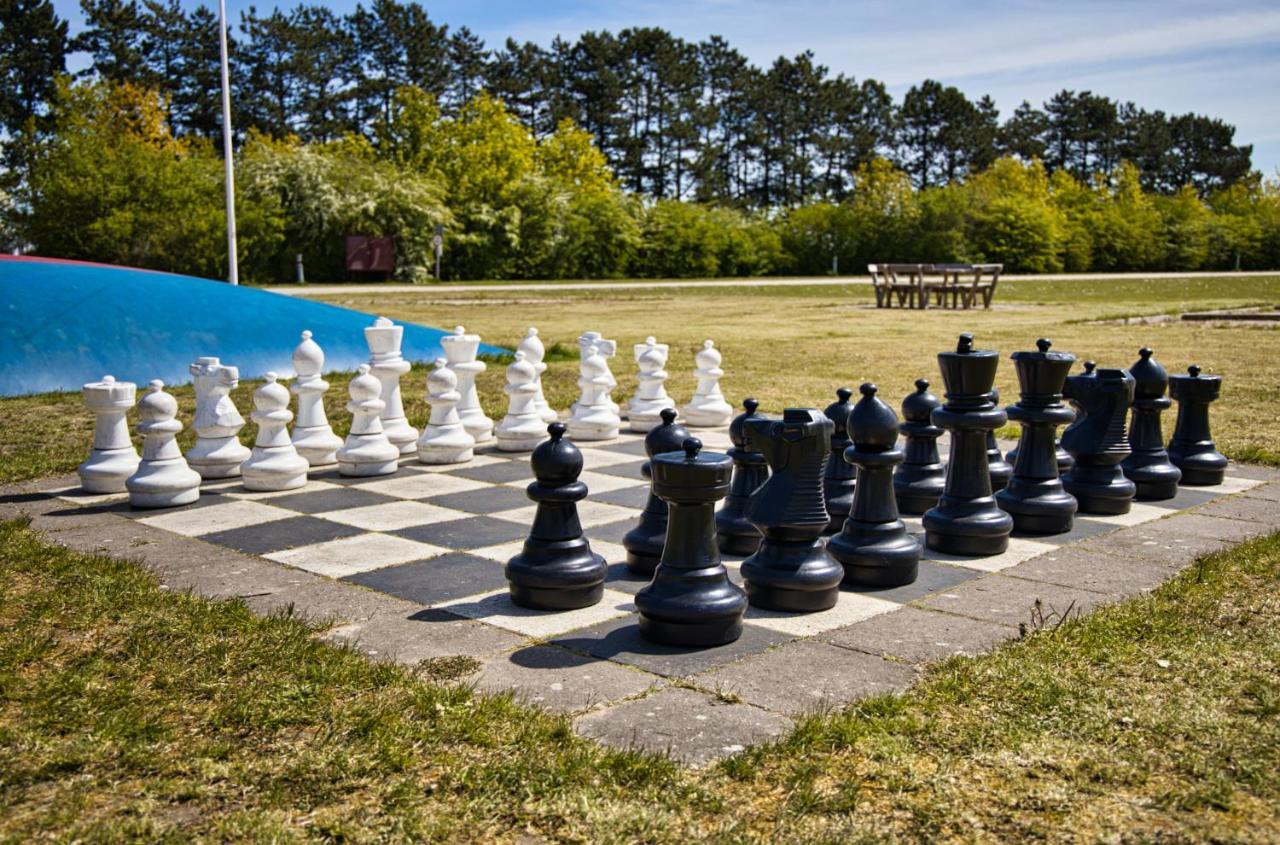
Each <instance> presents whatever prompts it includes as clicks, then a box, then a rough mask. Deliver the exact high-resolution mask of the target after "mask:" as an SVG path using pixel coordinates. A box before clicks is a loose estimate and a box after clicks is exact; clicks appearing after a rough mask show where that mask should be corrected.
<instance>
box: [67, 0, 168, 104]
mask: <svg viewBox="0 0 1280 845" xmlns="http://www.w3.org/2000/svg"><path fill="white" fill-rule="evenodd" d="M80 11H81V13H82V14H83V15H84V23H85V28H84V30H83V31H82V32H81V33H80V34H79V35H77V36H76V37H75V38H74V39H72V42H71V49H72V50H75V51H84V52H86V53H88V54H89V56H90V57H91V58H92V59H93V64H91V65H90V66H89V67H87V68H85V69H84V70H83V71H81V73H80V75H81V76H89V75H91V74H92V75H96V76H97V77H98V78H100V79H105V80H107V81H108V82H129V83H133V84H135V85H137V84H142V85H146V84H147V82H148V81H149V80H148V79H147V71H146V65H145V63H144V61H143V53H144V50H145V48H144V46H143V38H144V27H143V22H142V18H141V16H140V14H139V12H138V4H137V2H135V0H80Z"/></svg>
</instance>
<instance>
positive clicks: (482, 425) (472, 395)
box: [440, 326, 493, 443]
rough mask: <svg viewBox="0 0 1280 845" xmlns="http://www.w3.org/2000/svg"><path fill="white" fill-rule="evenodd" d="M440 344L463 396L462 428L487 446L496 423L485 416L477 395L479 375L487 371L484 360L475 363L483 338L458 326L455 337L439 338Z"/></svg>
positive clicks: (459, 391)
mask: <svg viewBox="0 0 1280 845" xmlns="http://www.w3.org/2000/svg"><path fill="white" fill-rule="evenodd" d="M440 344H441V345H442V346H443V347H444V354H445V358H447V359H448V361H449V369H451V370H453V374H454V375H456V376H457V377H458V393H460V394H461V395H462V398H461V399H460V400H458V416H459V417H461V418H462V425H463V426H464V427H465V428H466V429H467V434H470V435H471V436H472V437H474V438H475V441H476V442H477V443H488V442H489V441H490V440H492V439H493V420H491V419H489V418H488V417H486V416H485V415H484V410H483V409H482V408H481V407H480V394H479V393H477V392H476V376H478V375H480V374H481V373H483V372H484V371H485V370H487V369H488V367H487V366H485V363H484V361H477V360H476V351H477V350H478V349H479V348H480V335H478V334H467V330H466V329H464V328H463V327H462V326H458V327H457V328H455V329H454V330H453V334H451V335H445V336H444V337H442V338H440Z"/></svg>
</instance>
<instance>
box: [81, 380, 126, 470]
mask: <svg viewBox="0 0 1280 845" xmlns="http://www.w3.org/2000/svg"><path fill="white" fill-rule="evenodd" d="M80 392H81V395H83V396H84V404H85V405H86V406H87V407H88V408H89V410H90V411H93V413H94V414H95V415H96V417H97V419H96V421H95V422H94V425H93V449H92V450H90V452H89V457H88V458H87V459H85V462H84V463H82V464H80V466H78V467H76V472H77V473H79V474H80V486H81V487H82V488H83V489H84V491H85V492H86V493H123V492H124V491H125V486H124V482H125V480H126V479H128V477H129V476H131V475H133V474H134V473H135V472H137V471H138V450H136V449H134V448H133V441H132V440H130V439H129V421H128V420H126V419H125V414H126V413H128V411H129V409H130V408H132V407H133V401H134V398H135V397H136V396H137V392H138V388H137V386H136V385H135V384H134V383H133V382H131V381H116V379H115V376H103V377H102V381H95V382H90V383H89V384H86V385H85V386H84V387H83V388H81V391H80Z"/></svg>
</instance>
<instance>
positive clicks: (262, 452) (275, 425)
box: [240, 373, 311, 492]
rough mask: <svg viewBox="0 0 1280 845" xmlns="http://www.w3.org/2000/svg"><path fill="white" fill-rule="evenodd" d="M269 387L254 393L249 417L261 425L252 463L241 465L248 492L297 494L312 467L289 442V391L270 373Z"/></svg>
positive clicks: (265, 385)
mask: <svg viewBox="0 0 1280 845" xmlns="http://www.w3.org/2000/svg"><path fill="white" fill-rule="evenodd" d="M266 378H267V383H266V384H264V385H262V387H259V388H258V389H257V390H255V391H253V408H254V411H253V413H252V414H250V415H249V416H250V417H252V418H253V421H254V422H255V423H257V424H258V438H257V440H255V441H254V443H253V451H252V452H251V453H250V454H249V459H248V460H247V461H245V462H244V463H243V464H241V465H240V476H241V478H243V479H244V486H245V489H246V490H259V491H264V492H265V491H271V490H296V489H298V488H299V487H302V486H303V485H305V484H306V483H307V470H308V469H310V467H311V464H309V463H307V459H306V458H304V457H302V456H301V455H299V454H298V450H297V449H295V448H294V446H293V441H292V440H290V439H289V430H288V426H289V421H290V420H292V419H293V413H292V412H291V411H290V410H289V390H288V389H287V388H286V387H285V386H284V385H283V384H280V383H279V382H278V381H276V374H275V373H267V376H266Z"/></svg>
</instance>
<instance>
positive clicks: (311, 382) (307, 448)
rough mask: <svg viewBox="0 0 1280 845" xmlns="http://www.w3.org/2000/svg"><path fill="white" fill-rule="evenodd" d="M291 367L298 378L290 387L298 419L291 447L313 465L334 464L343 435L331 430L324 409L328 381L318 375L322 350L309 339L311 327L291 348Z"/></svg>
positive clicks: (322, 363)
mask: <svg viewBox="0 0 1280 845" xmlns="http://www.w3.org/2000/svg"><path fill="white" fill-rule="evenodd" d="M293 371H294V373H295V374H296V375H297V378H295V379H294V380H293V384H292V385H290V387H289V390H290V391H291V392H292V393H293V395H295V396H297V397H298V419H297V422H296V423H295V425H294V426H293V434H292V435H291V436H292V439H293V447H294V448H295V449H297V450H298V454H299V455H301V456H302V457H304V458H306V459H307V463H308V464H310V465H311V467H312V468H313V469H314V468H317V467H327V466H333V465H334V464H336V463H337V462H338V456H337V451H338V449H339V448H340V447H341V446H342V438H341V437H339V436H338V435H336V434H334V433H333V428H332V427H330V425H329V418H328V417H327V416H326V415H325V412H324V395H325V393H326V392H328V390H329V382H327V381H325V380H324V379H322V378H321V377H320V374H321V373H322V372H324V350H323V349H321V348H320V344H318V343H316V342H315V341H314V340H312V339H311V332H310V331H304V332H303V333H302V342H301V343H299V344H298V346H297V348H296V349H294V350H293Z"/></svg>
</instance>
